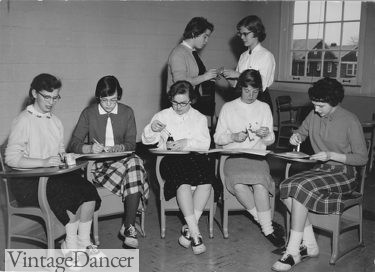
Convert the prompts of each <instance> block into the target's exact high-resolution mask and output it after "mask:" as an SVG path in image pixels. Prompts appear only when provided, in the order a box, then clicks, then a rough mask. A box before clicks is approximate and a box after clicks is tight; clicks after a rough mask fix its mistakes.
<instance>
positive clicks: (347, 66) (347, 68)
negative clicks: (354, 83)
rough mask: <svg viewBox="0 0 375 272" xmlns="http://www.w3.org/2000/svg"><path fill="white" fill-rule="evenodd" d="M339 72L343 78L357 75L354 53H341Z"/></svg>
mask: <svg viewBox="0 0 375 272" xmlns="http://www.w3.org/2000/svg"><path fill="white" fill-rule="evenodd" d="M341 56H342V57H341V72H340V76H341V77H343V78H351V77H355V76H356V75H357V54H356V51H343V52H341Z"/></svg>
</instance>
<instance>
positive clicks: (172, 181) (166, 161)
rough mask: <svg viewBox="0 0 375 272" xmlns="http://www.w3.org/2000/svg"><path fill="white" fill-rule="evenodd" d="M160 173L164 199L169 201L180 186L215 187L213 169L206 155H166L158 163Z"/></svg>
mask: <svg viewBox="0 0 375 272" xmlns="http://www.w3.org/2000/svg"><path fill="white" fill-rule="evenodd" d="M160 173H161V176H162V178H163V179H164V180H165V184H164V197H165V199H166V200H169V199H171V198H173V197H175V196H176V192H177V189H178V187H180V185H182V184H189V185H191V186H198V185H202V184H211V185H214V189H215V187H216V184H217V181H216V177H215V175H214V167H213V166H212V165H211V164H210V163H209V161H208V158H207V156H206V155H201V154H188V155H175V156H173V155H168V156H166V157H164V158H163V160H162V161H161V163H160Z"/></svg>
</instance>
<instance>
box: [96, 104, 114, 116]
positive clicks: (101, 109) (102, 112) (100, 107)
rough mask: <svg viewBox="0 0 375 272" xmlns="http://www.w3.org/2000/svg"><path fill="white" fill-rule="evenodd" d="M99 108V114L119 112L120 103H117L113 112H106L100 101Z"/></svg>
mask: <svg viewBox="0 0 375 272" xmlns="http://www.w3.org/2000/svg"><path fill="white" fill-rule="evenodd" d="M98 110H99V114H100V115H103V114H108V113H113V114H117V112H118V104H116V106H115V107H114V108H113V110H112V111H111V112H106V111H105V110H104V109H103V108H102V106H101V105H100V103H99V104H98Z"/></svg>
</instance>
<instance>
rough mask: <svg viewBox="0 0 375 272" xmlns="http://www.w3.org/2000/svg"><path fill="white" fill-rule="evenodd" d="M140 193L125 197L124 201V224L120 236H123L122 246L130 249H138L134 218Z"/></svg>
mask: <svg viewBox="0 0 375 272" xmlns="http://www.w3.org/2000/svg"><path fill="white" fill-rule="evenodd" d="M140 198H141V193H136V194H131V195H127V196H126V197H125V201H124V211H125V213H124V218H123V222H124V224H123V225H122V226H121V229H120V234H121V235H122V236H124V238H125V239H124V245H125V246H127V247H131V248H138V237H137V231H136V230H135V227H134V226H135V218H136V216H137V210H138V206H139V201H140Z"/></svg>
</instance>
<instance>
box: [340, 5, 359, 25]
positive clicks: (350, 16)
mask: <svg viewBox="0 0 375 272" xmlns="http://www.w3.org/2000/svg"><path fill="white" fill-rule="evenodd" d="M360 18H361V1H344V21H347V20H360Z"/></svg>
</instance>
